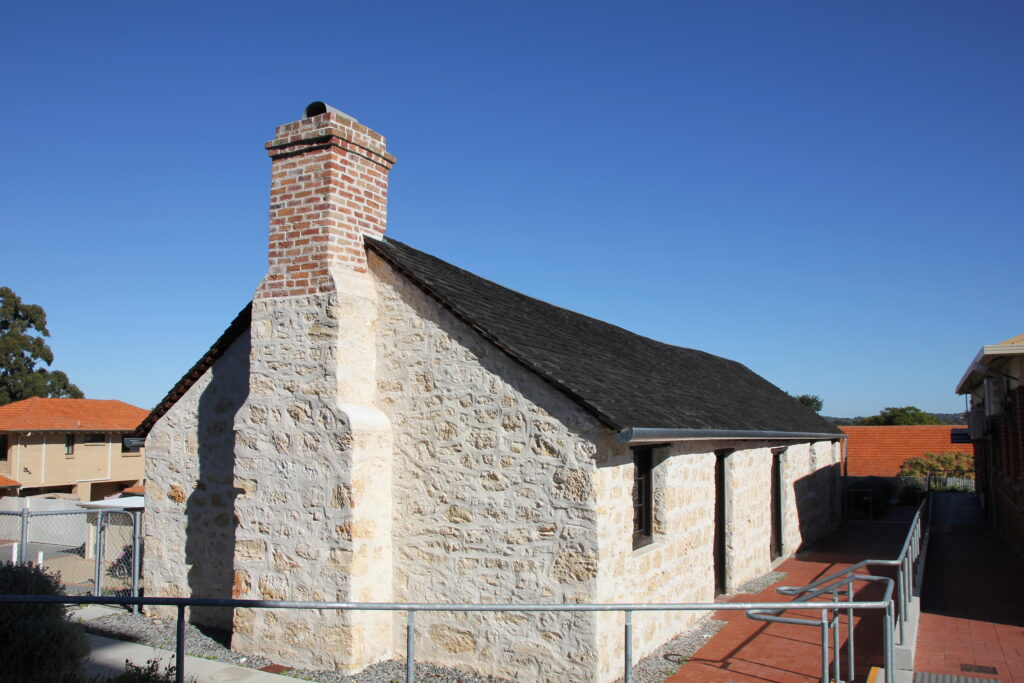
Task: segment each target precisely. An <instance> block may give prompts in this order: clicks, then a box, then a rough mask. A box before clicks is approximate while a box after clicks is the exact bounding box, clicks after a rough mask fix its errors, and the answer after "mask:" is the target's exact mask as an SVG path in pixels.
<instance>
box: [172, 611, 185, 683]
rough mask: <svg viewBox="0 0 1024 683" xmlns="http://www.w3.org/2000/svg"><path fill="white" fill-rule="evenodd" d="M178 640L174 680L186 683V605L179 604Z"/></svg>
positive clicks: (175, 647)
mask: <svg viewBox="0 0 1024 683" xmlns="http://www.w3.org/2000/svg"><path fill="white" fill-rule="evenodd" d="M176 638H177V640H176V641H175V643H174V663H175V665H176V666H175V667H174V681H175V683H185V605H178V628H177V635H176Z"/></svg>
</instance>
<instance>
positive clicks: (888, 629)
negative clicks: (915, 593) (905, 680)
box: [882, 599, 896, 683]
mask: <svg viewBox="0 0 1024 683" xmlns="http://www.w3.org/2000/svg"><path fill="white" fill-rule="evenodd" d="M882 631H883V633H882V638H883V642H884V643H885V683H893V678H894V676H895V675H896V673H895V671H893V668H894V667H895V666H896V657H895V656H894V654H895V648H894V647H893V643H892V636H893V623H892V600H891V599H890V600H889V604H888V605H886V606H885V618H884V624H883V626H882Z"/></svg>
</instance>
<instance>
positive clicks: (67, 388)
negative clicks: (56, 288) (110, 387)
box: [0, 287, 84, 405]
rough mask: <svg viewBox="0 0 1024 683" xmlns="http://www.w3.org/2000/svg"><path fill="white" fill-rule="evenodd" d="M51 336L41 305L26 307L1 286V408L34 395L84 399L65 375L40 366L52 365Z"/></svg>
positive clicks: (11, 292) (6, 288)
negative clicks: (48, 342)
mask: <svg viewBox="0 0 1024 683" xmlns="http://www.w3.org/2000/svg"><path fill="white" fill-rule="evenodd" d="M49 336H50V331H49V330H47V329H46V312H45V311H44V310H43V308H42V306H35V305H32V304H24V303H22V302H21V298H20V297H19V296H18V295H17V294H15V293H14V292H13V291H12V290H11V289H10V288H9V287H0V405H6V404H8V403H12V402H14V401H20V400H22V399H25V398H31V397H33V396H42V397H52V398H82V397H83V396H84V394H83V393H82V390H81V389H79V388H78V387H76V386H75V385H74V384H72V383H71V381H70V380H69V379H68V376H67V375H65V374H64V373H63V372H61V371H59V370H48V369H46V368H42V367H38V366H39V364H40V363H45V364H46V365H49V364H50V363H52V362H53V351H51V350H50V347H49V346H47V345H46V342H45V341H44V340H43V337H49Z"/></svg>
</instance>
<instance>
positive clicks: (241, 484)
mask: <svg viewBox="0 0 1024 683" xmlns="http://www.w3.org/2000/svg"><path fill="white" fill-rule="evenodd" d="M333 277H334V278H335V281H336V283H337V286H336V287H335V291H336V293H323V294H311V295H303V296H292V297H274V298H271V299H266V298H261V297H259V296H258V297H257V298H256V299H254V301H253V314H252V317H253V320H252V351H251V353H250V369H251V376H250V381H249V397H248V399H247V401H246V404H245V406H243V408H242V409H241V410H240V411H239V413H238V417H237V418H236V420H235V429H236V466H235V485H236V487H237V488H238V489H239V496H238V499H237V500H236V503H235V512H236V517H237V523H238V528H237V530H236V533H235V537H236V544H235V585H234V595H235V597H239V598H260V599H268V600H317V601H321V600H326V601H360V602H362V601H366V602H388V601H390V600H391V599H392V591H391V581H390V576H391V557H392V552H391V524H390V518H389V516H388V511H390V510H391V485H390V484H391V432H390V427H389V425H388V423H387V420H386V418H385V417H384V416H383V415H382V414H380V413H379V412H377V411H375V410H374V409H373V408H372V406H369V405H367V404H366V403H365V399H366V398H367V395H368V391H372V386H373V377H374V374H373V373H374V363H373V355H374V349H373V346H372V343H369V341H368V340H371V339H372V338H373V335H374V319H375V317H376V304H375V297H374V294H373V289H372V283H371V282H370V281H369V279H368V278H366V277H356V276H352V277H350V276H348V275H346V274H344V273H336V274H333ZM391 622H392V615H391V614H390V613H385V612H323V613H319V612H316V611H312V610H302V611H298V610H296V611H274V610H237V611H236V614H235V619H234V634H233V639H232V647H233V648H235V649H238V650H240V651H242V652H253V653H259V654H262V655H265V656H267V657H269V658H271V659H273V660H274V661H276V662H280V663H283V664H287V665H291V666H306V667H310V668H321V667H323V668H338V669H340V670H342V671H346V672H352V671H357V670H360V669H362V668H364V667H365V666H367V665H369V664H372V663H374V662H375V661H378V660H380V659H384V658H386V657H389V656H390V655H391V647H390V638H391Z"/></svg>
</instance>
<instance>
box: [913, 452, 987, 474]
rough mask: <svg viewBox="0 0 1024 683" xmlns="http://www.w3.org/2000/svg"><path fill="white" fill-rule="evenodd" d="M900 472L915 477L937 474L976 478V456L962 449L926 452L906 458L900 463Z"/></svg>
mask: <svg viewBox="0 0 1024 683" xmlns="http://www.w3.org/2000/svg"><path fill="white" fill-rule="evenodd" d="M900 474H901V475H907V476H914V477H927V476H928V475H935V476H940V477H961V478H964V479H974V456H971V455H968V454H967V453H962V452H960V451H946V452H944V453H925V454H924V455H917V456H914V457H912V458H907V459H906V460H904V461H903V464H902V465H900Z"/></svg>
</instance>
